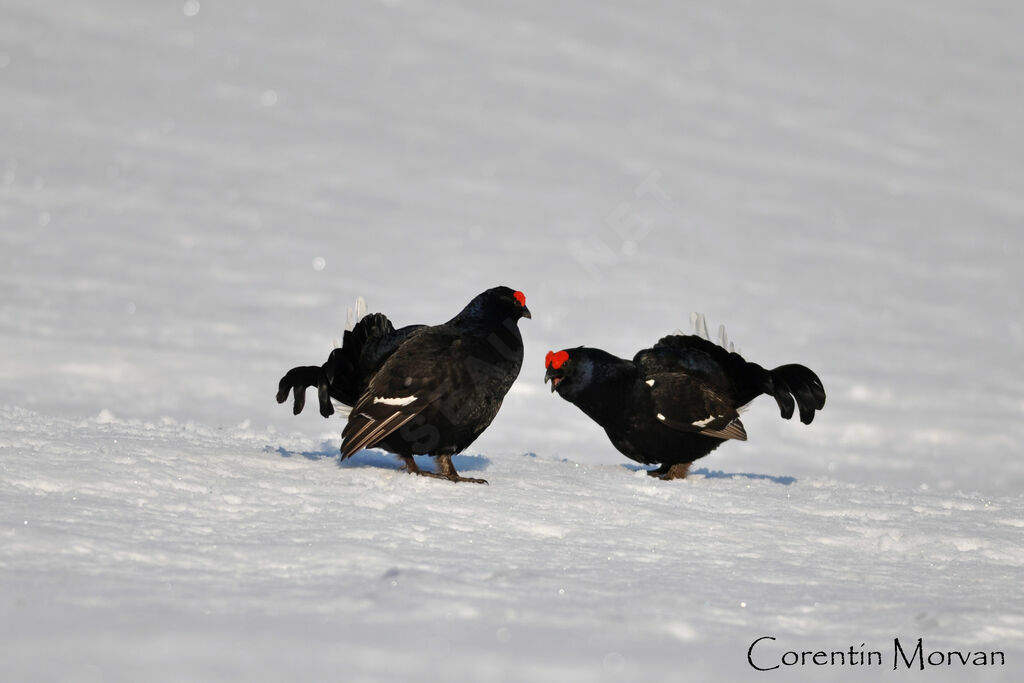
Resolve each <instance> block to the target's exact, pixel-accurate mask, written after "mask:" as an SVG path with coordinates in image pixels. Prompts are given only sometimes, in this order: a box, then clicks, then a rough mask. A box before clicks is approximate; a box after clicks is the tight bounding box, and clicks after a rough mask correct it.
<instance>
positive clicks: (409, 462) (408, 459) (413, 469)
mask: <svg viewBox="0 0 1024 683" xmlns="http://www.w3.org/2000/svg"><path fill="white" fill-rule="evenodd" d="M398 457H400V458H401V459H402V460H404V461H405V464H404V465H402V467H401V468H400V469H403V470H405V471H406V472H408V473H409V474H423V471H422V470H420V468H419V465H417V464H416V461H415V460H414V459H413V457H412V456H411V455H400V456H398Z"/></svg>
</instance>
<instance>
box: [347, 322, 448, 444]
mask: <svg viewBox="0 0 1024 683" xmlns="http://www.w3.org/2000/svg"><path fill="white" fill-rule="evenodd" d="M455 344H457V339H456V338H454V337H453V335H451V334H448V333H444V332H441V331H439V330H438V329H437V328H434V331H433V332H429V331H425V332H424V333H423V334H421V335H418V336H417V337H416V338H415V339H413V340H410V341H409V343H408V344H406V345H402V346H399V348H398V349H396V350H395V351H394V352H393V353H392V354H391V356H390V357H389V358H388V359H387V360H386V361H385V362H384V364H383V365H382V366H381V367H380V369H379V370H378V371H377V372H376V373H375V374H374V375H373V377H372V379H371V380H370V382H369V384H368V386H367V387H366V390H365V391H364V392H363V394H362V395H361V396H360V397H359V400H358V401H357V402H356V405H355V407H354V408H353V409H352V414H351V415H350V416H349V418H348V424H346V425H345V429H344V430H342V432H341V437H342V442H341V457H342V460H344V459H345V458H347V457H349V456H350V455H352V454H353V453H355V452H357V451H360V450H362V449H364V448H372V447H373V446H375V445H377V444H379V443H380V442H381V441H383V440H384V439H386V438H387V437H388V435H389V434H391V433H393V432H394V431H396V430H398V429H401V428H402V427H403V426H404V425H405V424H406V423H407V422H409V421H410V420H412V419H413V418H415V417H416V416H417V415H419V414H420V413H421V412H423V411H424V410H425V409H426V408H427V407H429V406H430V405H431V404H433V403H435V402H436V401H438V400H440V399H441V397H442V396H443V395H444V393H445V392H446V391H447V389H448V388H449V385H450V381H449V378H448V373H446V372H445V369H444V364H443V363H439V362H438V359H439V358H440V357H442V356H443V354H445V352H446V351H448V350H450V349H451V348H452V346H453V345H455Z"/></svg>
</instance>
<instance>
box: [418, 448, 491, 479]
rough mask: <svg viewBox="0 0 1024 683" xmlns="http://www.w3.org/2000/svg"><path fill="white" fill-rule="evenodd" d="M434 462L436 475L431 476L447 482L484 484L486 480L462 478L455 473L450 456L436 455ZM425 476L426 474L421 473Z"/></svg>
mask: <svg viewBox="0 0 1024 683" xmlns="http://www.w3.org/2000/svg"><path fill="white" fill-rule="evenodd" d="M434 460H435V461H436V462H437V474H433V475H432V476H435V477H437V478H439V479H447V480H448V481H456V482H458V481H466V482H469V483H471V484H486V483H487V480H486V479H474V478H473V477H464V476H462V475H461V474H459V473H458V472H456V471H455V465H453V464H452V456H450V455H436V456H434ZM423 474H427V472H423Z"/></svg>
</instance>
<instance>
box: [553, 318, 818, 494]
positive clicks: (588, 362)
mask: <svg viewBox="0 0 1024 683" xmlns="http://www.w3.org/2000/svg"><path fill="white" fill-rule="evenodd" d="M699 320H700V322H701V325H700V326H699V329H700V328H703V318H700V319H699ZM722 338H723V341H724V330H723V333H722ZM545 366H546V368H547V371H546V373H545V376H544V381H545V382H548V381H550V382H551V391H553V392H555V391H557V392H558V394H559V396H561V397H562V398H564V399H565V400H567V401H569V402H570V403H573V404H575V405H576V406H577V407H578V408H579V409H580V410H582V411H583V412H584V413H586V414H587V415H588V416H589V417H590V418H591V419H593V420H594V421H595V422H597V423H598V424H599V425H601V426H602V427H603V428H604V430H605V432H606V433H607V434H608V438H609V439H611V442H612V445H613V446H615V448H616V449H618V450H619V452H620V453H622V454H623V455H625V456H626V457H627V458H630V459H632V460H635V461H637V462H640V463H644V464H646V465H653V464H660V467H658V468H657V469H654V470H651V471H650V472H648V474H650V475H651V476H656V477H660V478H662V479H682V478H684V477H686V474H687V472H688V471H689V468H690V464H691V463H692V462H693V461H694V460H697V459H698V458H703V457H704V456H705V455H707V454H708V453H710V452H711V451H713V450H714V449H716V448H718V447H719V446H720V445H722V444H723V443H724V442H725V441H728V440H730V439H735V440H739V441H745V440H746V438H747V433H746V430H745V429H744V428H743V423H742V422H741V421H740V417H739V415H740V414H739V411H740V409H741V408H742V407H743V406H745V405H746V404H748V403H750V402H751V401H753V400H754V399H755V398H757V397H758V396H760V395H761V394H768V395H769V396H772V397H773V398H774V399H775V401H776V403H777V404H778V406H779V412H780V413H781V414H782V417H783V418H785V419H789V418H790V417H792V415H793V411H794V409H799V412H800V421H801V422H803V423H804V424H810V423H811V421H812V420H813V419H814V413H815V411H816V410H821V409H822V408H823V407H824V406H825V388H824V387H823V386H822V383H821V380H820V379H818V376H817V375H816V374H814V372H812V371H811V370H810V369H808V368H806V367H804V366H803V365H796V364H793V365H781V366H779V367H777V368H775V369H774V370H766V369H765V368H763V367H761V366H760V365H757V364H756V363H749V362H747V361H746V360H744V358H743V357H742V356H740V355H739V354H738V353H735V352H733V351H730V350H729V349H726V348H723V346H719V345H718V344H715V343H713V342H711V341H709V340H707V339H705V338H704V337H701V336H695V335H670V336H667V337H664V338H662V339H661V340H659V341H658V343H657V344H655V345H654V347H653V348H649V349H643V350H642V351H640V352H638V353H637V354H636V355H635V356H634V357H633V360H625V359H622V358H618V357H616V356H613V355H612V354H610V353H607V352H605V351H602V350H601V349H592V348H587V347H583V346H581V347H578V348H575V349H566V350H563V351H558V352H557V353H556V352H554V351H552V352H549V353H548V355H547V358H546V359H545Z"/></svg>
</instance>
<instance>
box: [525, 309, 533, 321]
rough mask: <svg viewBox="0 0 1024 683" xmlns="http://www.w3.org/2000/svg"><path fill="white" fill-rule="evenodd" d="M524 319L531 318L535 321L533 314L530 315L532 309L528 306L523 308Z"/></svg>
mask: <svg viewBox="0 0 1024 683" xmlns="http://www.w3.org/2000/svg"><path fill="white" fill-rule="evenodd" d="M523 317H524V318H529V319H530V320H533V314H532V313H530V309H529V308H527V307H526V306H523Z"/></svg>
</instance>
